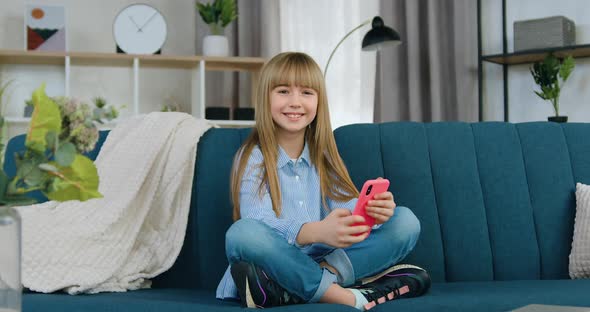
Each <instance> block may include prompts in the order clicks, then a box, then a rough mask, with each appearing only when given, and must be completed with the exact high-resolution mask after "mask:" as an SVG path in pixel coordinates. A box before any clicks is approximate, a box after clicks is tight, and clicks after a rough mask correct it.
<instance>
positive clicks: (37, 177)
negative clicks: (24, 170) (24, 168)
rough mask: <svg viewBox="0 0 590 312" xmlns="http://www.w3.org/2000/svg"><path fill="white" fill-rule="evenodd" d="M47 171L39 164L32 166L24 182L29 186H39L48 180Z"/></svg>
mask: <svg viewBox="0 0 590 312" xmlns="http://www.w3.org/2000/svg"><path fill="white" fill-rule="evenodd" d="M47 178H48V177H47V175H46V172H44V171H43V170H41V169H39V166H38V165H36V166H31V168H30V170H29V172H28V174H27V175H26V176H25V177H24V182H25V183H26V184H27V186H29V187H37V186H40V185H42V184H43V182H45V181H46V180H47Z"/></svg>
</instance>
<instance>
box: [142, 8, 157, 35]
mask: <svg viewBox="0 0 590 312" xmlns="http://www.w3.org/2000/svg"><path fill="white" fill-rule="evenodd" d="M156 14H158V12H154V14H152V16H151V17H150V18H148V20H147V21H146V22H145V23H143V25H141V27H139V30H138V31H142V29H143V28H144V27H145V26H146V25H147V24H148V23H149V22H150V21H151V20H152V19H153V18H154V17H155V16H156Z"/></svg>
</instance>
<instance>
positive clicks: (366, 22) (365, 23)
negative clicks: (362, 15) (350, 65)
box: [324, 19, 371, 79]
mask: <svg viewBox="0 0 590 312" xmlns="http://www.w3.org/2000/svg"><path fill="white" fill-rule="evenodd" d="M370 22H371V19H368V20H366V21H364V22H363V23H362V24H360V25H358V26H357V27H355V28H354V29H353V30H351V31H349V32H348V33H347V34H346V36H344V38H342V39H341V40H340V42H338V44H337V45H336V47H335V48H334V50H332V53H330V57H329V58H328V62H327V63H326V67H325V68H324V79H325V78H326V73H327V71H328V65H330V61H331V60H332V57H333V56H334V53H335V52H336V50H338V47H339V46H340V45H341V44H342V42H344V40H346V38H348V36H350V35H351V34H352V33H353V32H355V31H356V30H357V29H359V28H362V27H363V26H365V25H367V24H369V23H370Z"/></svg>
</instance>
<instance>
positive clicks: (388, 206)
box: [366, 192, 395, 224]
mask: <svg viewBox="0 0 590 312" xmlns="http://www.w3.org/2000/svg"><path fill="white" fill-rule="evenodd" d="M366 211H367V214H368V215H369V216H371V217H373V218H375V224H383V223H385V222H387V220H389V218H391V216H393V213H394V212H395V202H394V201H393V194H391V192H384V193H379V194H375V197H373V199H372V200H370V201H369V202H368V203H367V208H366Z"/></svg>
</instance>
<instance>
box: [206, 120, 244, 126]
mask: <svg viewBox="0 0 590 312" xmlns="http://www.w3.org/2000/svg"><path fill="white" fill-rule="evenodd" d="M207 121H208V122H210V123H212V124H214V125H216V126H224V127H254V125H256V121H254V120H212V119H207Z"/></svg>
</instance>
